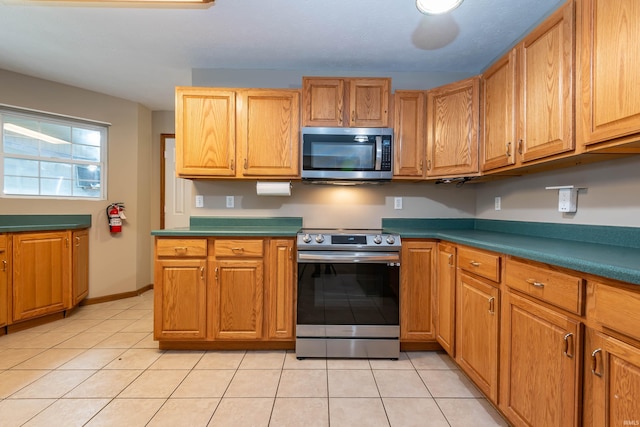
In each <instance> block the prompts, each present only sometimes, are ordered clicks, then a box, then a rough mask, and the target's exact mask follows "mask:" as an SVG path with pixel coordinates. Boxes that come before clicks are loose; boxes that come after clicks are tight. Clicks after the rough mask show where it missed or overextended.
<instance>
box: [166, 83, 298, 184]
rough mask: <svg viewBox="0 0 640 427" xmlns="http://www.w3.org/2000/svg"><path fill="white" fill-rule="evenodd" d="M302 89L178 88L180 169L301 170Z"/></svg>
mask: <svg viewBox="0 0 640 427" xmlns="http://www.w3.org/2000/svg"><path fill="white" fill-rule="evenodd" d="M299 132H300V92H299V91H298V90H292V89H219V88H202V87H178V88H176V172H177V174H178V175H179V176H183V177H191V178H198V177H220V178H225V177H226V178H260V177H265V178H270V177H292V178H295V177H297V176H298V175H299V145H300V133H299Z"/></svg>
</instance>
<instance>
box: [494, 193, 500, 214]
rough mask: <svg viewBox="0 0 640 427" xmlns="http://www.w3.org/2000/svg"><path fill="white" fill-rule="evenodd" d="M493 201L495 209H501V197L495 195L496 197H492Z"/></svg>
mask: <svg viewBox="0 0 640 427" xmlns="http://www.w3.org/2000/svg"><path fill="white" fill-rule="evenodd" d="M494 203H495V209H496V210H497V211H499V210H500V209H502V197H500V196H497V197H496V198H495V199H494Z"/></svg>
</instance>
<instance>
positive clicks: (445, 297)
mask: <svg viewBox="0 0 640 427" xmlns="http://www.w3.org/2000/svg"><path fill="white" fill-rule="evenodd" d="M437 256H438V262H437V268H436V276H437V280H436V292H435V299H436V304H435V306H436V309H435V318H436V321H435V324H436V340H437V341H438V343H440V345H441V346H442V348H443V349H444V350H445V351H446V352H447V353H448V354H449V356H451V357H454V355H455V352H454V350H455V313H456V311H455V303H456V248H455V246H451V245H446V244H443V243H438V252H437Z"/></svg>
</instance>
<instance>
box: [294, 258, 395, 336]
mask: <svg viewBox="0 0 640 427" xmlns="http://www.w3.org/2000/svg"><path fill="white" fill-rule="evenodd" d="M298 275H299V277H298V319H297V323H298V324H300V325H398V324H399V303H398V301H399V298H398V297H399V277H400V272H399V267H396V266H387V265H386V264H361V263H353V264H330V263H327V264H315V263H300V264H298Z"/></svg>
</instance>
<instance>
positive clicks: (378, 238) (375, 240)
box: [373, 234, 382, 245]
mask: <svg viewBox="0 0 640 427" xmlns="http://www.w3.org/2000/svg"><path fill="white" fill-rule="evenodd" d="M373 243H375V244H376V245H379V244H380V243H382V236H380V235H379V234H378V235H377V236H376V237H374V238H373Z"/></svg>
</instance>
